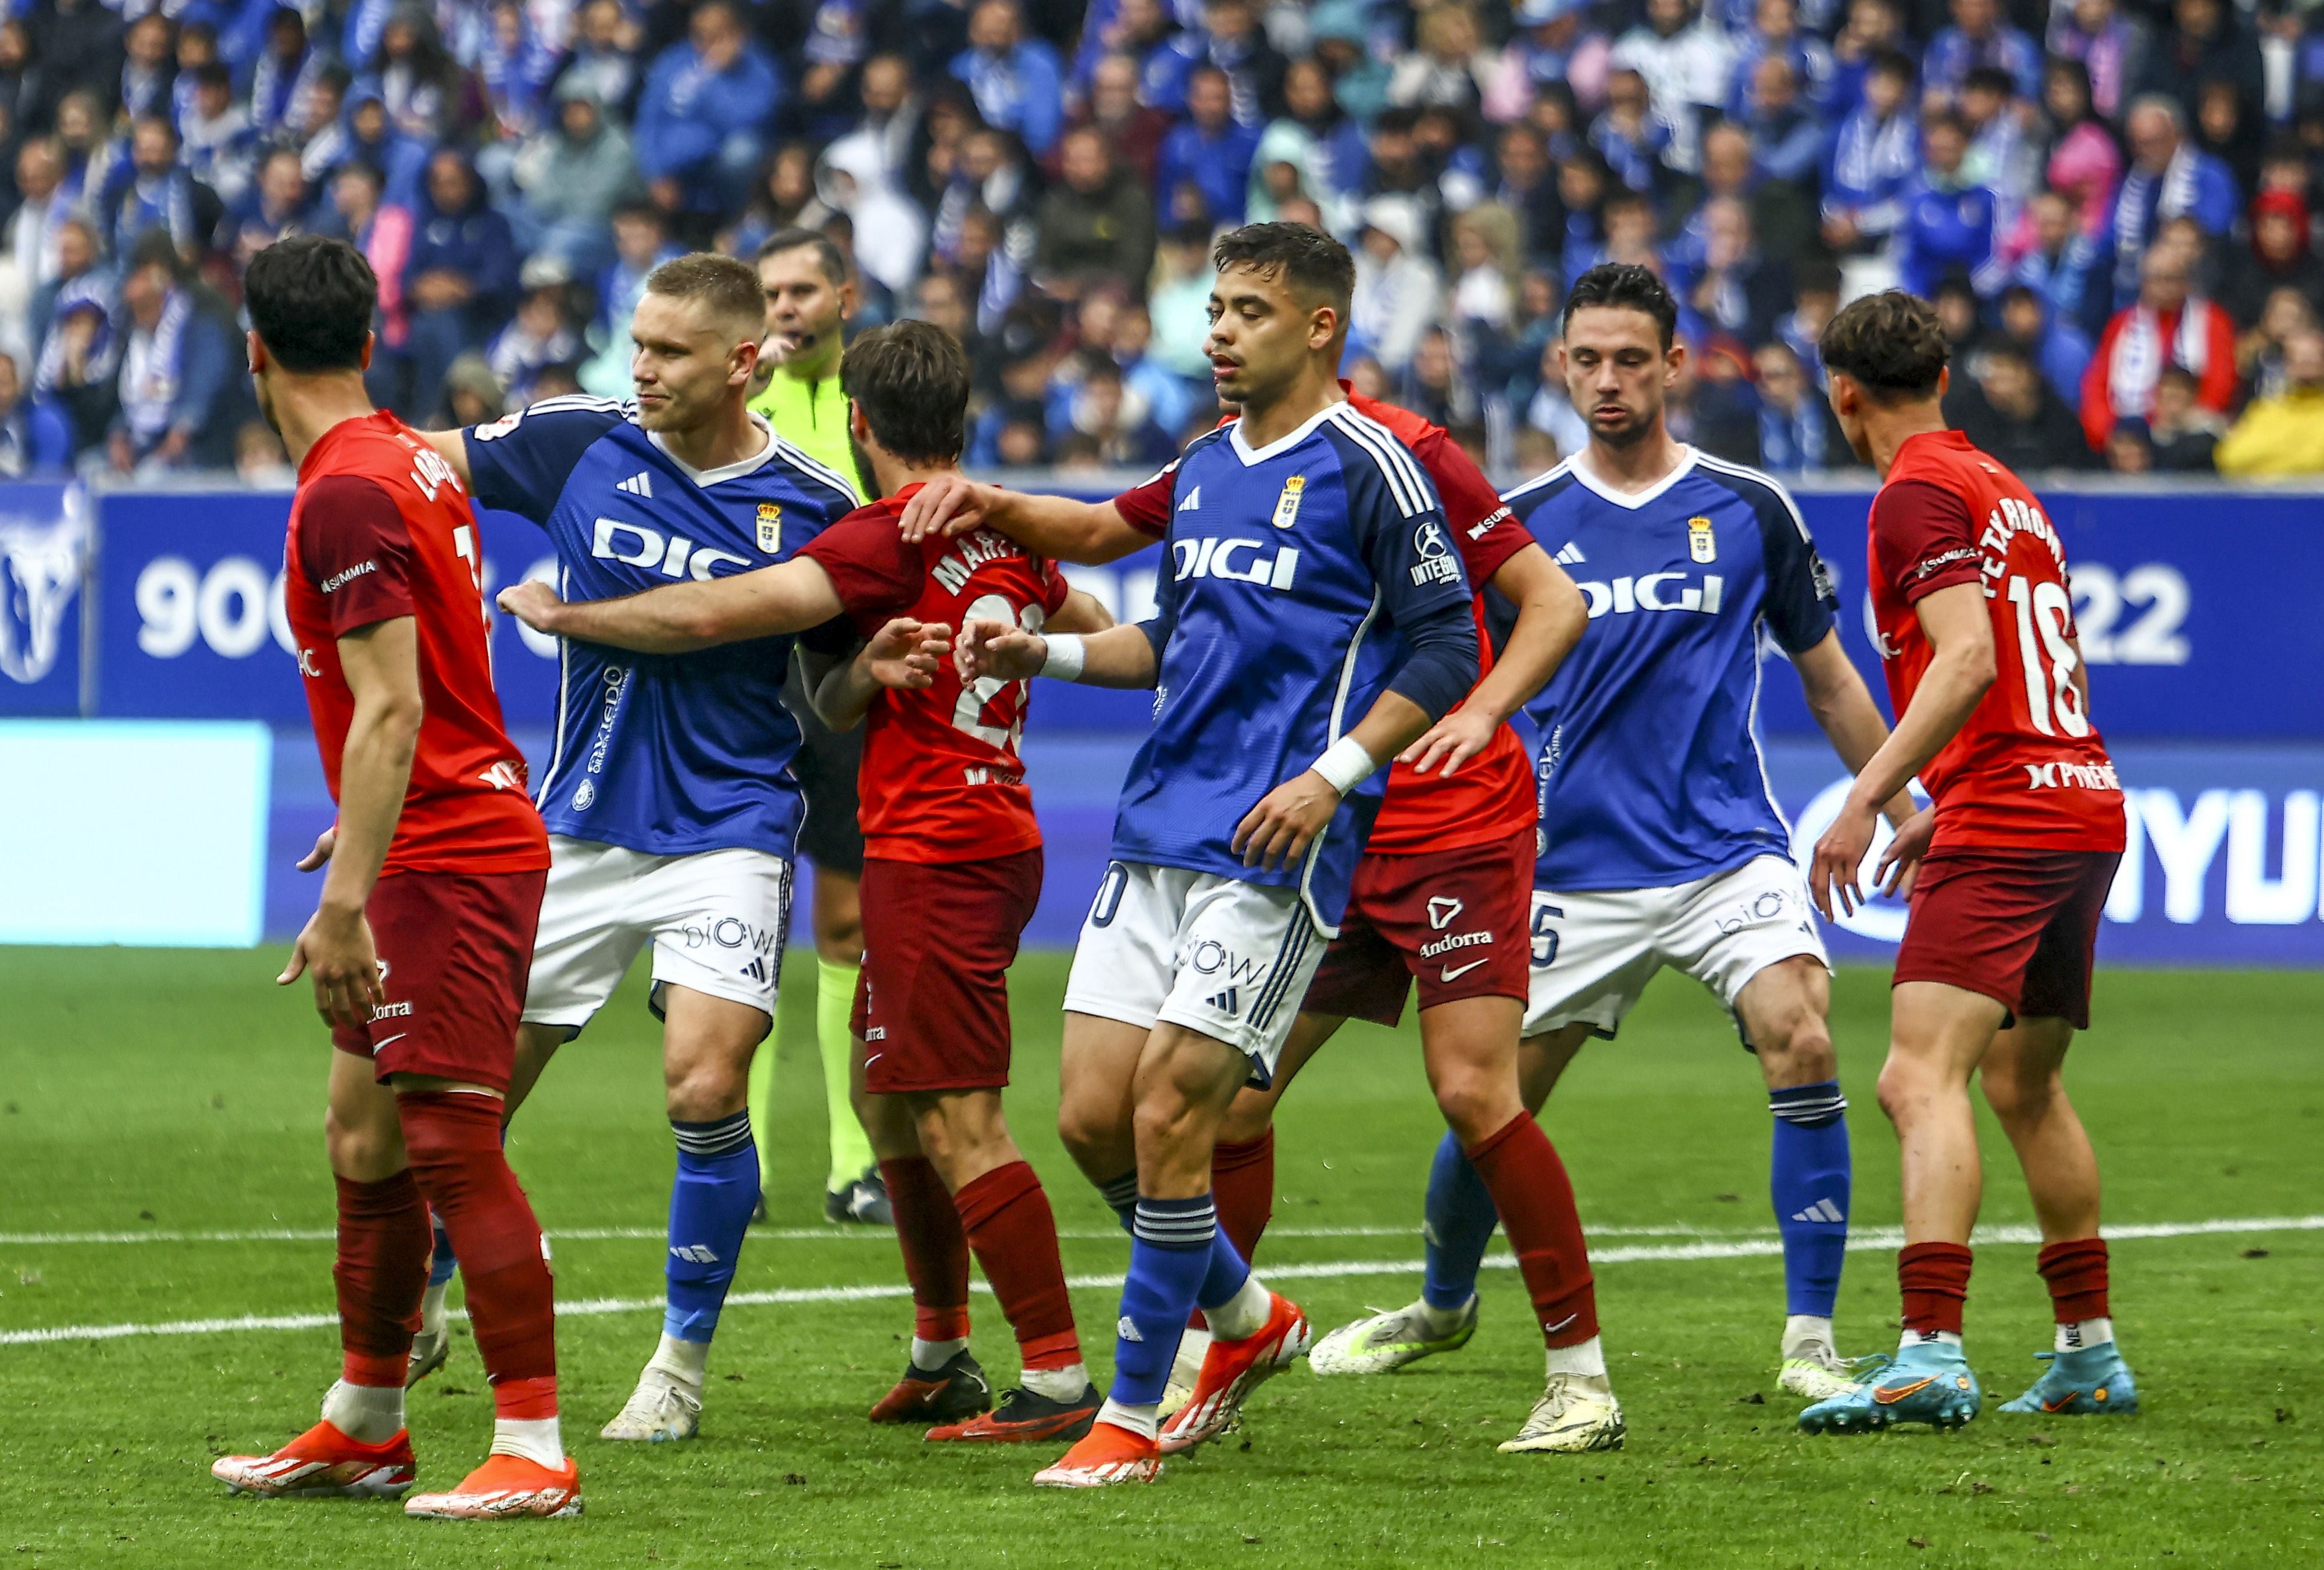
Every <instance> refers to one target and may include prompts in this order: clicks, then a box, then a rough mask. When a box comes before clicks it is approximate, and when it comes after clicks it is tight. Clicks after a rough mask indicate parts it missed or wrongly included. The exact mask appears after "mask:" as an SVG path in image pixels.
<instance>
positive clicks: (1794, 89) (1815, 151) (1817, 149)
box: [1744, 55, 1824, 184]
mask: <svg viewBox="0 0 2324 1570" xmlns="http://www.w3.org/2000/svg"><path fill="white" fill-rule="evenodd" d="M1744 124H1746V125H1747V126H1748V128H1749V130H1750V133H1751V161H1752V162H1753V163H1754V164H1755V165H1756V166H1757V169H1758V170H1759V172H1760V173H1761V174H1763V175H1765V176H1766V178H1768V179H1775V180H1782V181H1784V182H1785V183H1786V184H1794V183H1797V184H1805V183H1807V182H1809V181H1812V179H1813V178H1814V176H1815V174H1816V172H1817V170H1818V168H1819V166H1820V165H1821V164H1822V162H1823V148H1824V130H1823V126H1822V125H1821V124H1820V123H1819V122H1818V121H1817V120H1816V118H1815V117H1814V116H1813V115H1810V114H1809V113H1808V111H1807V110H1806V109H1805V108H1804V107H1803V106H1802V105H1801V104H1800V101H1799V84H1798V81H1797V79H1796V78H1794V75H1793V73H1792V62H1791V61H1790V60H1785V59H1784V58H1783V57H1782V56H1781V55H1768V56H1766V57H1765V58H1763V59H1761V60H1759V61H1758V62H1757V63H1756V64H1755V65H1753V66H1752V68H1751V92H1750V103H1749V106H1748V108H1747V109H1746V111H1745V116H1744Z"/></svg>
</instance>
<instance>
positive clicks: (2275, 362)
mask: <svg viewBox="0 0 2324 1570" xmlns="http://www.w3.org/2000/svg"><path fill="white" fill-rule="evenodd" d="M2161 252H2162V247H2160V246H2157V247H2156V248H2155V253H2156V254H2158V255H2159V254H2161ZM2315 328H2316V308H2315V307H2313V306H2311V305H2310V304H2309V303H2308V297H2307V296H2305V295H2303V294H2301V292H2300V291H2299V290H2298V289H2290V288H2285V289H2276V290H2275V291H2273V293H2271V294H2270V295H2269V296H2268V297H2267V303H2266V304H2265V305H2264V306H2262V307H2261V308H2260V313H2259V321H2258V322H2257V323H2256V324H2255V325H2254V326H2253V327H2252V328H2251V330H2250V331H2248V332H2246V333H2244V334H2242V335H2239V336H2238V337H2237V338H2236V376H2237V377H2238V379H2239V380H2240V381H2242V383H2243V385H2244V387H2245V388H2246V390H2248V391H2249V392H2250V393H2251V395H2252V396H2253V397H2255V398H2269V397H2273V395H2274V394H2276V393H2278V392H2281V391H2282V390H2283V360H2284V348H2285V345H2286V344H2290V343H2291V342H2292V339H2293V338H2295V337H2297V336H2299V335H2301V334H2302V333H2307V332H2313V331H2314V330H2315Z"/></svg>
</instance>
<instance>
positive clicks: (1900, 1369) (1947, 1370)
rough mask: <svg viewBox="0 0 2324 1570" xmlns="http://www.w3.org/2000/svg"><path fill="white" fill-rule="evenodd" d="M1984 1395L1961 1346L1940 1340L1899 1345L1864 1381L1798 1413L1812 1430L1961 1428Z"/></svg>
mask: <svg viewBox="0 0 2324 1570" xmlns="http://www.w3.org/2000/svg"><path fill="white" fill-rule="evenodd" d="M1983 1400H1984V1397H1983V1395H1982V1394H1981V1393H1980V1392H1979V1391H1978V1388H1977V1375H1976V1374H1974V1373H1970V1372H1969V1360H1968V1359H1967V1358H1965V1357H1963V1356H1962V1355H1961V1349H1960V1347H1958V1346H1950V1345H1946V1344H1945V1343H1943V1342H1941V1341H1930V1342H1923V1343H1921V1344H1919V1345H1913V1346H1905V1347H1900V1348H1898V1349H1897V1352H1896V1354H1895V1356H1893V1357H1890V1358H1888V1359H1886V1361H1885V1362H1883V1363H1881V1365H1880V1366H1879V1367H1877V1368H1876V1369H1873V1370H1872V1371H1871V1372H1870V1373H1867V1374H1866V1375H1865V1377H1864V1380H1863V1382H1861V1383H1859V1384H1858V1385H1857V1386H1856V1387H1855V1388H1854V1389H1852V1390H1849V1391H1843V1392H1841V1393H1840V1394H1839V1395H1836V1396H1833V1397H1831V1399H1830V1400H1821V1401H1818V1402H1816V1404H1815V1405H1813V1406H1812V1407H1810V1408H1808V1409H1806V1410H1805V1411H1803V1412H1802V1413H1801V1414H1800V1428H1801V1429H1802V1431H1803V1432H1805V1433H1810V1434H1865V1433H1870V1432H1872V1431H1873V1430H1875V1429H1878V1428H1887V1427H1888V1426H1889V1425H1891V1424H1892V1423H1926V1424H1928V1425H1929V1426H1930V1427H1931V1428H1960V1426H1961V1425H1962V1424H1963V1423H1966V1422H1968V1421H1969V1419H1971V1418H1974V1417H1976V1416H1977V1412H1978V1406H1979V1405H1980V1404H1981V1403H1982V1401H1983Z"/></svg>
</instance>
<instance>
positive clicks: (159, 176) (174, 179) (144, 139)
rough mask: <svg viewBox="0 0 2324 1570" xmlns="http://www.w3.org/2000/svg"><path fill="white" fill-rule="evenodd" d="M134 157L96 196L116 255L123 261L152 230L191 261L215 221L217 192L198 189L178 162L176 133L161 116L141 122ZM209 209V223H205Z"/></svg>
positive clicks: (133, 137)
mask: <svg viewBox="0 0 2324 1570" xmlns="http://www.w3.org/2000/svg"><path fill="white" fill-rule="evenodd" d="M129 145H130V155H129V157H128V159H127V160H125V161H123V162H121V163H119V164H116V165H115V168H114V170H113V171H112V173H111V175H110V176H109V177H108V178H107V179H106V183H105V188H104V189H103V190H102V191H100V192H98V193H97V199H96V203H95V209H96V211H97V214H98V215H99V217H98V221H99V222H100V223H101V224H103V225H106V231H107V233H106V241H107V243H108V246H109V248H110V249H111V250H112V252H114V253H115V255H118V256H125V255H127V254H128V253H129V251H130V248H131V247H132V246H134V245H135V244H136V243H137V241H138V239H139V238H140V237H141V236H143V234H145V233H146V232H147V231H148V230H155V229H158V230H160V231H161V233H162V234H167V235H168V236H169V237H170V241H171V243H172V244H174V245H176V246H177V248H178V254H179V255H180V257H181V258H183V259H184V260H185V261H186V262H192V261H193V260H194V257H195V255H196V253H197V252H198V251H199V250H200V248H201V243H202V239H203V235H204V234H205V232H206V231H207V229H208V227H209V225H211V224H215V223H216V222H217V214H218V201H217V195H216V194H215V193H213V192H210V191H205V190H199V189H198V188H197V187H196V185H195V183H194V177H193V176H192V175H190V174H189V173H187V172H186V170H185V169H184V167H183V166H182V165H181V164H180V162H179V161H178V133H177V130H176V128H175V127H173V126H172V125H171V124H170V122H169V121H168V120H166V119H164V118H163V117H161V115H150V116H148V117H146V118H145V119H143V120H140V121H138V122H137V124H136V126H135V128H134V130H132V131H131V133H130V139H129ZM204 208H208V209H209V211H208V219H209V224H205V223H204V222H203V213H202V209H204Z"/></svg>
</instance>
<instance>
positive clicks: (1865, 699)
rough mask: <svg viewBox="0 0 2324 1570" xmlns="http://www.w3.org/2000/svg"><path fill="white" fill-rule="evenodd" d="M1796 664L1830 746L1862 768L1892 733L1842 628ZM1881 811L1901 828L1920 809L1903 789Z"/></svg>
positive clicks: (1852, 769)
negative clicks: (1843, 642)
mask: <svg viewBox="0 0 2324 1570" xmlns="http://www.w3.org/2000/svg"><path fill="white" fill-rule="evenodd" d="M1792 664H1793V665H1794V666H1796V667H1797V668H1798V670H1799V673H1800V690H1801V692H1802V693H1804V694H1805V695H1806V697H1807V702H1808V712H1809V713H1811V714H1813V715H1814V716H1815V722H1816V724H1817V725H1818V726H1819V727H1821V729H1822V730H1823V733H1824V735H1825V736H1826V737H1828V738H1829V739H1831V749H1832V750H1833V751H1834V752H1837V753H1839V754H1840V762H1842V763H1844V764H1846V765H1848V772H1849V773H1850V774H1862V773H1863V772H1864V767H1865V765H1867V764H1868V763H1870V762H1871V761H1872V759H1873V757H1874V755H1875V754H1877V753H1878V752H1879V750H1880V744H1881V743H1882V742H1884V741H1886V740H1887V739H1888V721H1886V720H1885V719H1883V718H1881V715H1880V706H1879V705H1878V704H1877V703H1876V702H1873V701H1872V690H1871V689H1870V688H1869V687H1867V686H1866V685H1865V684H1864V677H1863V676H1862V675H1859V674H1858V671H1857V669H1856V665H1855V662H1854V661H1852V660H1850V659H1849V657H1848V651H1847V650H1846V649H1844V648H1842V647H1840V629H1838V628H1834V629H1832V630H1831V631H1830V632H1828V633H1826V634H1825V635H1824V638H1823V641H1822V642H1821V643H1819V644H1817V645H1816V646H1815V647H1813V648H1811V649H1808V650H1805V651H1804V652H1803V653H1800V654H1796V655H1794V656H1792ZM1880 811H1881V813H1883V814H1884V815H1885V816H1886V818H1887V820H1888V822H1889V825H1890V827H1892V828H1896V829H1902V828H1903V827H1904V825H1905V824H1906V823H1908V822H1911V821H1912V819H1913V816H1914V813H1915V812H1917V811H1918V809H1917V808H1915V807H1914V805H1913V797H1912V794H1911V793H1910V792H1909V791H1901V790H1900V791H1898V792H1897V793H1896V794H1895V795H1893V796H1890V797H1889V798H1888V799H1887V800H1886V802H1883V803H1881V805H1880Z"/></svg>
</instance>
